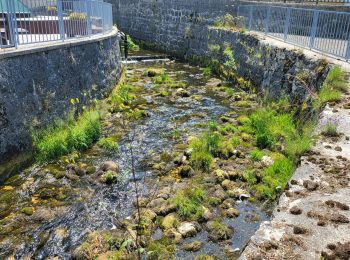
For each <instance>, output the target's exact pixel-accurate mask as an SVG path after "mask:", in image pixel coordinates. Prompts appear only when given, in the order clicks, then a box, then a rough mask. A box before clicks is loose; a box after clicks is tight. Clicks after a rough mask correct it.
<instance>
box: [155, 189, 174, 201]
mask: <svg viewBox="0 0 350 260" xmlns="http://www.w3.org/2000/svg"><path fill="white" fill-rule="evenodd" d="M170 194H171V189H170V187H164V188H163V189H161V190H160V191H158V194H157V198H163V199H165V200H167V199H169V197H170Z"/></svg>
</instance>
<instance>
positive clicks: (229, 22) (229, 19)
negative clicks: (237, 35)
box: [214, 14, 236, 28]
mask: <svg viewBox="0 0 350 260" xmlns="http://www.w3.org/2000/svg"><path fill="white" fill-rule="evenodd" d="M214 26H215V27H219V28H220V27H222V28H235V27H236V25H235V22H234V17H233V16H232V15H231V14H225V15H224V16H222V17H219V18H217V19H216V20H215V22H214Z"/></svg>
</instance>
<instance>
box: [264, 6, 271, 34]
mask: <svg viewBox="0 0 350 260" xmlns="http://www.w3.org/2000/svg"><path fill="white" fill-rule="evenodd" d="M270 17H271V6H269V7H268V8H267V13H266V21H265V28H264V29H265V34H268V32H269V26H270Z"/></svg>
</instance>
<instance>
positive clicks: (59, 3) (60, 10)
mask: <svg viewBox="0 0 350 260" xmlns="http://www.w3.org/2000/svg"><path fill="white" fill-rule="evenodd" d="M62 5H63V4H62V0H57V17H58V31H59V33H60V37H61V40H62V41H64V38H65V31H64V19H63V6H62Z"/></svg>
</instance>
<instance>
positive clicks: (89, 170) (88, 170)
mask: <svg viewBox="0 0 350 260" xmlns="http://www.w3.org/2000/svg"><path fill="white" fill-rule="evenodd" d="M95 172H96V167H95V166H88V167H86V174H89V175H90V174H94V173H95Z"/></svg>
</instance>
